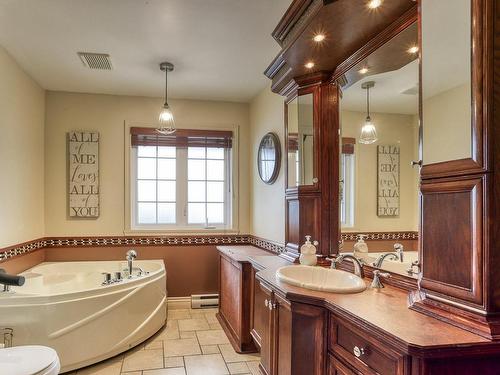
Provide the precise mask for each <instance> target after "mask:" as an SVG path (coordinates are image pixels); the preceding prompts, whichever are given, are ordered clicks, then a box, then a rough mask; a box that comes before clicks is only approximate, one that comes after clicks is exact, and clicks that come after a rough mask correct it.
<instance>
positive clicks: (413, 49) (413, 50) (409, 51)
mask: <svg viewBox="0 0 500 375" xmlns="http://www.w3.org/2000/svg"><path fill="white" fill-rule="evenodd" d="M417 52H418V46H413V47H410V48H409V49H408V53H417Z"/></svg>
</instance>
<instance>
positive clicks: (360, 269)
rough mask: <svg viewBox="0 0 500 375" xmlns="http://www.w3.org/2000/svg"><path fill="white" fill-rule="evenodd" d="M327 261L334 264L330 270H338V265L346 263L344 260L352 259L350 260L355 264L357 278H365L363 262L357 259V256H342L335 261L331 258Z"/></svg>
mask: <svg viewBox="0 0 500 375" xmlns="http://www.w3.org/2000/svg"><path fill="white" fill-rule="evenodd" d="M327 259H328V260H330V261H331V262H332V264H331V265H330V268H332V269H336V268H337V264H340V263H342V262H343V261H344V259H350V260H352V263H353V264H354V274H355V275H356V276H359V277H361V278H363V277H364V274H363V264H361V262H360V260H359V259H358V258H356V257H355V256H353V255H351V254H340V255H339V256H337V257H336V258H335V259H331V258H327Z"/></svg>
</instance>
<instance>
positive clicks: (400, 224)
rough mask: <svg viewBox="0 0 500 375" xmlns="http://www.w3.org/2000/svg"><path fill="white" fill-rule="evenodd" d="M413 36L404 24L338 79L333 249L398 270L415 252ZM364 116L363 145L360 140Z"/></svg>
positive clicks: (404, 270)
mask: <svg viewBox="0 0 500 375" xmlns="http://www.w3.org/2000/svg"><path fill="white" fill-rule="evenodd" d="M417 40H418V39H417V28H416V26H411V27H409V28H408V29H406V30H405V31H403V32H402V33H400V34H399V35H398V36H396V37H395V38H393V39H392V40H391V41H389V42H388V43H387V44H385V45H384V46H382V47H380V48H379V49H378V50H377V51H375V52H373V53H372V54H371V55H370V56H368V57H367V58H366V61H364V62H363V63H362V64H360V65H358V66H355V67H354V68H353V69H352V70H351V71H349V72H348V73H346V75H345V76H344V77H343V80H342V81H341V82H340V83H341V85H342V92H343V96H342V100H341V119H340V121H341V145H340V147H341V150H340V155H341V156H340V163H341V165H340V205H339V207H340V221H341V226H342V228H341V229H342V238H343V239H344V245H343V248H342V250H341V251H342V252H349V253H354V255H355V256H356V257H358V258H360V259H362V260H363V261H364V262H365V263H366V264H369V265H371V266H375V267H378V268H382V269H384V270H388V271H392V272H397V273H401V274H403V275H410V274H411V275H413V274H412V273H411V272H410V271H408V270H410V269H411V268H412V262H414V261H416V260H417V258H418V252H417V249H418V217H419V204H418V184H419V171H418V168H413V167H412V166H411V164H412V161H414V160H418V158H419V139H420V136H419V134H420V132H419V105H418V103H419V96H418V95H419V89H418V82H419V75H418V74H419V73H418V72H419V62H418V53H417V52H418V48H417V47H416V46H417V44H416V43H417ZM412 47H415V48H413V49H412ZM410 49H411V51H410ZM363 67H365V68H366V69H367V71H363V70H362V68H363ZM360 71H361V72H360ZM368 88H369V96H368V92H367V91H368ZM368 98H369V108H368ZM368 119H369V120H368ZM368 121H369V122H370V124H371V125H372V126H373V127H374V132H375V133H376V139H373V137H372V138H370V142H371V143H369V142H366V138H365V139H364V140H363V137H365V135H366V134H365V132H364V131H363V128H364V127H366V124H367V123H368Z"/></svg>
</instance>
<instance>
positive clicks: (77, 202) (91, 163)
mask: <svg viewBox="0 0 500 375" xmlns="http://www.w3.org/2000/svg"><path fill="white" fill-rule="evenodd" d="M68 166H69V173H68V184H69V186H68V187H69V189H68V193H69V216H70V217H81V218H97V217H99V133H98V132H89V131H72V132H69V133H68Z"/></svg>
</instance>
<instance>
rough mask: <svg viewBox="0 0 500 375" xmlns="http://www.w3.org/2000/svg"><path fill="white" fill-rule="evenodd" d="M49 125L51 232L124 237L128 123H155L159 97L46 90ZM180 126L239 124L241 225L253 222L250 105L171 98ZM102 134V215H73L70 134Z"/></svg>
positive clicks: (246, 228) (48, 215)
mask: <svg viewBox="0 0 500 375" xmlns="http://www.w3.org/2000/svg"><path fill="white" fill-rule="evenodd" d="M46 102H47V106H46V125H45V146H46V147H45V150H46V152H45V165H46V174H45V206H46V210H45V222H46V234H47V235H48V236H81V235H120V234H123V231H124V226H125V222H124V216H125V199H129V198H128V197H126V196H125V184H124V180H125V167H124V164H125V160H124V158H125V156H124V154H125V153H124V144H125V132H124V126H125V125H124V124H125V122H127V123H139V124H148V123H149V124H154V123H156V121H157V114H158V111H159V108H160V106H161V104H162V100H161V99H159V98H146V97H130V96H114V95H94V94H76V93H65V92H52V91H49V92H47V100H46ZM170 105H171V107H172V109H173V111H174V114H175V119H176V126H178V127H179V128H215V127H218V128H220V127H230V126H238V127H239V196H240V199H239V229H240V232H242V233H248V231H249V228H250V225H249V196H250V190H249V189H250V188H249V185H250V172H249V159H248V155H249V142H248V139H249V133H250V131H249V121H248V119H249V108H248V104H242V103H227V102H210V101H194V100H171V101H170ZM80 129H85V130H95V131H99V132H100V145H99V147H100V150H99V153H100V155H99V158H100V161H99V173H100V192H101V196H100V204H101V215H100V217H99V218H98V219H71V220H70V219H68V217H67V201H66V199H67V198H66V186H67V183H66V170H67V166H66V133H67V132H68V131H70V130H80Z"/></svg>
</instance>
